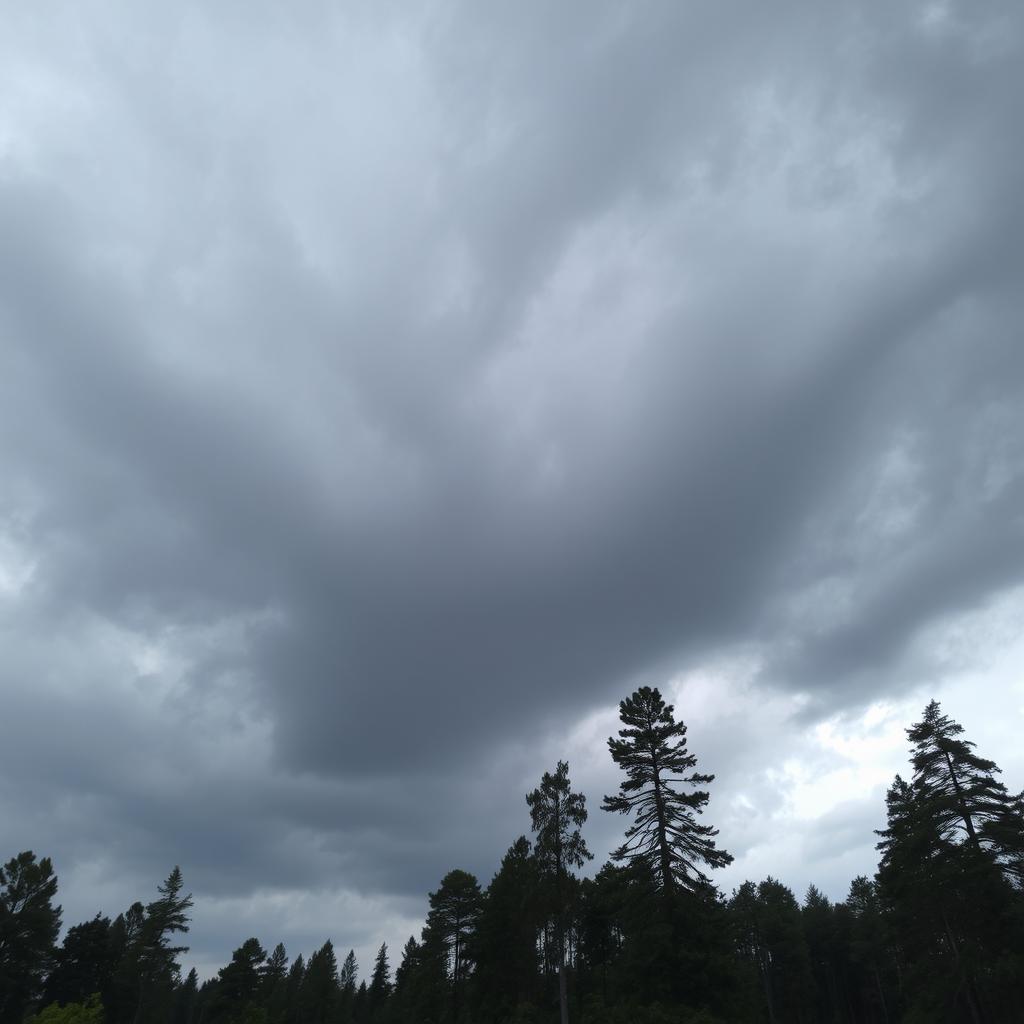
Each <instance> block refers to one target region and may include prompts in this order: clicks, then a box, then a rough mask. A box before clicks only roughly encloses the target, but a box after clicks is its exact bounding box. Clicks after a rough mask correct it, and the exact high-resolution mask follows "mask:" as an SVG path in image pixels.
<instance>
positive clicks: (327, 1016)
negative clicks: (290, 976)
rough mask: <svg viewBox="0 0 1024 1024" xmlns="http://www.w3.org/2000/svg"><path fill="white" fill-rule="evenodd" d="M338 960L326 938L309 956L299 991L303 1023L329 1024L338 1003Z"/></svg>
mask: <svg viewBox="0 0 1024 1024" xmlns="http://www.w3.org/2000/svg"><path fill="white" fill-rule="evenodd" d="M339 995H340V993H339V990H338V961H337V959H336V957H335V955H334V945H333V943H332V942H331V940H330V939H328V940H327V941H326V942H325V943H324V944H323V945H322V946H321V947H320V948H319V949H318V950H317V951H316V952H315V953H314V954H313V955H312V956H311V957H310V958H309V963H308V964H307V965H306V972H305V975H304V976H303V979H302V987H301V989H300V991H299V1006H300V1007H301V1020H302V1021H303V1024H333V1021H334V1018H335V1015H336V1014H337V1012H338V1006H339Z"/></svg>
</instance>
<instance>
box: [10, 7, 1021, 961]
mask: <svg viewBox="0 0 1024 1024" xmlns="http://www.w3.org/2000/svg"><path fill="white" fill-rule="evenodd" d="M94 13H95V15H96V17H95V18H86V17H85V16H84V15H83V16H82V19H81V20H78V21H76V20H74V19H72V20H71V21H69V22H68V23H66V24H62V25H61V26H58V27H55V28H54V30H53V31H52V32H46V33H43V32H42V29H41V22H39V21H38V17H37V16H36V15H33V14H32V13H31V12H21V13H19V14H18V15H17V17H15V18H12V24H11V31H10V35H9V41H8V42H6V43H4V44H0V62H2V63H3V64H4V65H5V66H6V67H7V71H6V72H3V73H0V85H2V87H3V89H4V91H5V93H6V94H7V95H9V96H10V97H11V99H10V102H9V104H8V105H7V107H6V108H5V109H4V111H3V112H2V115H0V337H2V344H0V458H2V460H3V467H4V473H3V478H4V484H3V487H2V490H0V634H2V639H3V644H4V652H5V653H4V656H3V658H2V659H0V686H2V688H3V691H4V694H5V698H6V712H7V713H6V714H5V716H4V718H3V719H2V721H0V739H2V741H3V742H2V743H0V750H2V751H3V754H2V755H0V757H2V758H3V765H4V770H3V776H4V778H5V780H6V784H5V786H4V788H3V790H2V791H0V794H2V800H3V807H4V809H5V814H4V820H5V821H6V822H7V825H5V827H4V831H3V836H2V837H3V838H4V839H5V843H6V845H7V846H9V847H11V848H12V849H13V848H15V847H17V848H21V847H23V846H26V845H34V846H37V847H38V848H39V849H42V850H46V851H47V852H50V851H52V852H53V853H54V854H55V855H57V856H58V859H60V858H63V860H64V862H65V863H67V864H68V865H71V866H73V868H72V869H71V870H74V871H78V872H81V871H84V870H85V869H84V868H83V867H82V865H87V864H94V865H99V866H97V867H96V868H95V871H96V872H97V873H98V874H100V875H102V874H103V873H104V872H106V873H107V874H106V876H105V877H107V878H110V877H112V876H114V875H119V876H120V877H122V878H124V879H129V878H130V879H132V880H135V879H142V878H144V877H146V878H148V877H153V878H159V877H160V875H161V873H162V872H163V871H164V868H165V865H166V864H167V863H168V862H170V863H173V862H174V861H178V860H180V861H181V862H182V863H183V865H185V866H186V868H187V871H188V873H189V875H190V877H192V878H193V879H194V880H195V882H194V884H195V886H196V888H197V889H199V890H202V892H203V893H204V894H206V895H207V896H208V897H209V898H210V899H214V898H215V897H216V898H221V899H223V900H224V901H227V902H224V903H223V904H222V905H220V906H221V910H222V911H223V912H224V913H225V914H226V913H228V910H227V909H225V908H228V907H234V908H235V911H237V912H239V913H241V912H242V911H241V910H239V907H240V906H241V904H240V903H231V902H230V901H231V900H242V899H244V898H246V897H251V898H252V899H253V900H256V901H257V902H258V899H259V898H262V897H260V896H259V894H260V893H261V892H263V893H264V895H265V894H266V893H267V892H271V891H273V892H278V893H288V892H290V893H292V894H293V896H294V898H295V899H298V898H299V895H300V894H301V893H303V892H307V891H310V890H312V889H315V888H316V887H317V886H329V885H333V886H335V887H337V886H339V885H340V886H342V887H344V886H348V887H354V888H359V889H362V890H364V891H366V892H372V893H374V894H376V898H379V899H381V900H386V899H393V900H394V901H397V902H394V904H393V906H394V907H397V908H399V909H398V910H396V911H395V913H396V914H398V915H399V916H400V915H401V914H405V915H406V917H409V916H415V909H414V908H415V906H418V905H419V904H414V903H410V902H409V901H414V900H415V899H416V898H417V897H419V898H420V899H421V898H422V893H423V892H424V891H425V889H426V888H428V887H430V886H431V885H433V884H434V881H435V880H436V878H437V877H439V876H440V874H441V873H442V872H443V871H444V870H445V869H446V868H447V867H450V866H451V861H452V860H453V858H456V859H460V860H461V861H462V862H463V863H464V864H465V865H466V866H469V867H471V868H472V869H474V870H477V871H479V872H480V873H481V874H483V875H485V876H486V875H487V874H488V873H489V871H490V870H491V868H492V867H493V865H494V864H495V863H496V861H497V857H498V855H499V854H500V852H501V851H502V850H503V849H504V847H505V846H506V845H507V844H508V843H509V842H510V841H511V840H512V839H514V838H515V836H516V835H517V834H518V833H519V832H521V831H523V830H524V829H525V827H526V824H527V820H526V817H525V814H524V813H523V804H522V792H525V790H526V788H528V787H529V785H530V784H531V783H530V779H531V777H532V776H533V775H536V774H537V773H538V765H537V758H538V756H539V753H538V752H539V751H541V750H543V751H544V754H545V756H548V755H550V757H549V759H550V760H551V761H552V763H553V761H554V759H555V758H556V757H557V754H556V753H555V750H556V748H557V747H558V742H559V741H558V740H557V736H558V734H559V733H560V731H563V730H567V729H571V728H572V727H573V726H574V725H575V724H576V723H578V722H579V721H580V720H582V719H584V718H585V717H586V716H587V715H588V714H590V713H592V712H600V711H601V709H607V708H608V707H609V706H610V705H612V704H613V703H614V701H615V700H617V699H618V698H619V697H620V696H622V695H623V694H624V692H626V691H627V690H628V689H629V688H630V687H631V686H633V685H635V683H637V682H638V681H652V682H655V683H660V684H662V685H665V683H666V681H667V680H669V679H671V678H673V677H675V676H677V675H678V674H679V673H680V672H689V671H697V670H699V669H700V667H701V666H703V665H707V664H709V663H712V662H716V660H717V659H720V658H722V657H729V656H731V655H735V654H737V653H739V654H742V653H744V652H747V653H750V652H753V655H754V662H755V663H756V666H757V667H756V669H755V670H754V672H753V677H752V678H754V679H755V680H756V684H752V685H756V687H760V689H756V690H755V692H756V693H759V694H761V698H760V699H761V700H763V701H766V702H770V701H773V700H776V699H781V700H783V701H785V700H789V699H792V700H795V701H798V703H797V704H793V705H792V706H790V705H785V706H786V707H787V708H789V710H788V711H787V712H786V713H785V714H783V715H782V716H781V717H780V718H779V719H778V727H779V728H780V729H782V730H789V732H787V733H786V735H789V736H791V737H792V736H795V735H796V732H795V731H794V730H796V729H797V728H798V727H797V724H796V723H797V722H798V721H800V719H798V718H794V717H793V716H794V715H796V714H797V711H798V710H800V709H801V708H802V713H803V716H804V719H803V720H806V721H813V720H817V719H820V718H821V717H822V716H823V715H825V714H830V713H834V712H842V711H846V712H850V713H856V712H857V711H859V710H860V709H862V708H863V707H864V706H865V704H866V703H867V702H868V701H870V700H871V699H873V698H875V697H877V696H879V695H886V696H888V697H893V698H899V697H902V696H905V695H911V694H914V693H916V692H917V690H918V688H919V687H920V686H921V684H922V682H923V681H924V680H925V679H927V678H928V676H929V673H934V672H935V671H936V662H935V660H934V659H933V658H929V657H928V655H927V652H922V650H921V644H920V639H921V637H922V636H923V635H925V634H926V633H927V631H928V630H929V629H932V628H934V627H935V625H936V623H940V622H942V621H944V620H946V619H948V618H949V617H951V616H953V617H955V616H956V615H960V614H964V613H966V612H970V611H972V610H976V609H979V608H984V607H986V606H988V605H989V604H990V603H991V602H992V601H993V600H994V599H996V598H997V597H998V596H999V595H1000V594H1005V593H1006V592H1008V591H1009V590H1010V589H1012V588H1013V587H1014V586H1016V585H1017V584H1018V582H1019V579H1020V575H1021V569H1022V554H1021V553H1022V552H1024V545H1022V544H1021V543H1020V541H1021V537H1020V531H1021V518H1020V515H1019V511H1018V510H1019V509H1020V507H1021V488H1022V486H1024V475H1022V469H1024V450H1022V443H1021V441H1020V438H1024V422H1022V415H1024V414H1022V413H1021V408H1024V406H1022V405H1021V403H1020V393H1021V386H1022V383H1024V349H1021V346H1020V345H1019V340H1018V338H1017V334H1018V333H1019V327H1018V325H1019V324H1020V322H1021V314H1022V312H1024V310H1022V309H1021V299H1020V297H1019V288H1018V287H1017V284H1018V282H1019V280H1020V278H1021V271H1022V269H1024V268H1022V262H1024V260H1022V252H1021V241H1020V239H1021V237H1022V231H1021V227H1022V223H1021V221H1022V216H1024V213H1022V211H1024V206H1022V204H1021V202H1020V200H1019V197H1018V195H1017V192H1018V189H1017V181H1016V179H1017V177H1018V174H1017V171H1016V169H1017V168H1018V167H1019V165H1020V151H1019V150H1020V142H1019V132H1017V131H1016V121H1017V117H1016V110H1015V106H1016V104H1015V96H1016V95H1017V94H1018V93H1019V91H1020V89H1019V84H1020V83H1019V81H1018V79H1019V77H1020V74H1021V72H1020V67H1021V66H1022V65H1021V62H1020V60H1019V57H1020V42H1021V38H1020V29H1021V24H1020V14H1019V13H1018V12H1017V10H1016V9H1015V8H1014V7H1013V6H1012V5H1009V4H1000V3H990V4H986V5H977V4H971V5H966V4H956V3H947V4H944V5H943V4H938V5H931V6H928V5H923V4H917V3H910V2H908V3H903V4H897V5H895V6H893V5H873V4H866V5H847V6H846V7H845V8H843V9H841V10H840V9H837V10H835V11H833V12H829V13H827V14H826V13H825V12H824V10H823V9H822V8H821V7H820V5H814V4H809V3H796V2H792V3H788V4H784V5H774V6H772V7H771V8H770V9H768V8H762V7H761V6H759V5H737V6H735V7H727V6H719V7H715V8H714V9H711V8H708V9H701V8H697V7H695V6H686V5H677V4H661V3H649V4H644V5H641V6H640V7H636V8H631V9H630V10H629V11H628V12H627V11H624V10H622V9H620V8H618V7H615V6H614V5H608V6H600V5H599V6H596V7H595V6H594V5H593V4H578V5H574V4H565V5H559V7H558V8H557V10H555V9H551V8H549V7H544V6H543V5H536V6H535V5H530V4H525V5H524V4H519V5H516V6H515V7H514V8H513V7H508V8H501V9H499V8H498V7H497V6H491V5H483V6H481V5H470V6H465V5H459V4H439V5H436V6H434V7H432V8H430V10H429V11H428V12H426V13H424V14H421V15H417V16H410V17H409V19H408V20H405V19H404V18H399V17H398V16H397V15H394V14H392V13H387V12H382V11H381V9H380V8H379V7H378V6H376V5H374V6H367V7H366V8H365V9H360V10H354V11H351V12H349V13H348V14H346V15H345V16H342V15H339V14H338V13H337V12H335V11H334V10H333V9H330V8H328V7H327V6H324V5H318V4H309V5H304V6H302V8H301V10H300V9H297V10H296V11H295V12H294V13H290V14H288V15H283V14H281V13H280V12H278V11H274V10H271V9H270V8H269V7H264V6H261V7H259V8H251V7H247V8H246V9H245V11H244V13H243V12H242V11H241V9H237V10H236V9H232V8H231V7H227V8H224V9H223V10H221V9H218V12H217V14H216V15H212V14H210V13H209V12H207V11H205V10H200V9H199V8H196V7H194V6H190V5H180V6H179V7H178V8H176V9H175V11H174V12H173V14H172V13H169V12H164V13H158V12H155V11H153V12H148V13H146V12H143V11H141V9H133V10H128V9H122V8H120V7H119V6H118V5H116V4H109V5H97V6H96V10H95V12H94ZM4 58H9V59H4ZM723 692H724V691H723ZM723 699H724V697H723ZM58 708H59V709H60V718H61V720H60V721H59V722H57V721H55V720H54V713H55V709H58ZM756 709H757V700H753V701H748V702H747V703H744V704H743V705H742V707H741V709H740V710H739V711H737V712H736V714H734V715H733V716H732V717H728V716H726V717H725V718H722V717H719V718H718V719H716V720H715V721H714V722H709V724H708V733H707V735H706V737H705V749H706V750H707V752H708V757H709V760H710V761H711V762H713V767H714V770H716V771H718V772H719V773H720V775H721V778H722V783H723V791H724V792H726V793H731V794H732V795H733V796H736V794H737V793H739V792H740V790H741V789H742V785H741V780H742V779H743V778H744V777H745V773H747V776H746V777H750V773H754V774H756V772H757V770H758V768H757V761H758V759H759V758H767V757H768V756H769V755H768V753H767V751H768V740H767V739H766V737H764V736H762V735H760V734H759V733H758V731H757V730H756V728H754V727H753V726H752V725H751V724H750V723H751V718H750V716H751V715H756V713H757V712H756ZM681 710H683V709H681ZM787 716H788V717H787ZM716 723H717V724H716ZM739 736H742V737H744V739H743V741H742V743H740V742H739V741H738V739H737V738H738V737H739ZM593 739H596V742H597V744H598V746H600V744H601V743H603V736H598V737H594V738H593ZM567 742H568V741H567ZM574 742H577V747H576V748H574V749H576V750H578V751H580V752H581V756H584V755H583V753H582V752H583V751H584V750H585V749H587V748H585V747H584V746H580V745H579V743H580V742H581V741H574ZM694 742H695V743H696V742H697V741H696V739H695V740H694ZM40 751H45V752H46V756H45V757H40V756H39V752H40ZM587 756H589V755H587ZM702 756H703V755H702ZM802 756H811V755H810V754H809V753H808V752H807V750H803V754H802ZM595 765H596V762H595V763H591V762H590V761H589V760H587V761H586V764H585V766H583V767H582V768H581V777H583V778H585V779H587V780H589V781H590V782H592V783H593V784H594V785H595V786H601V785H604V786H607V787H608V788H612V787H613V786H614V781H613V779H612V778H611V775H610V773H609V769H608V768H607V766H605V767H604V768H599V767H596V766H595ZM769 789H770V787H764V788H762V790H761V791H760V792H759V794H758V799H759V800H760V801H761V802H762V805H763V806H762V812H761V813H760V815H759V816H756V817H751V816H750V815H747V817H746V818H744V816H743V814H742V813H740V812H735V809H734V811H730V812H729V814H731V815H732V816H733V824H734V827H735V830H736V831H735V833H734V837H735V840H736V843H735V845H737V848H739V847H740V846H742V847H744V848H749V849H755V848H756V847H757V845H758V842H759V836H763V835H764V834H765V833H766V832H767V831H768V830H770V829H771V827H772V820H773V819H772V814H774V813H775V811H773V810H771V808H773V807H774V808H776V810H778V813H782V808H781V807H780V806H779V805H778V803H777V801H778V800H779V798H778V797H777V796H776V797H773V796H772V795H771V793H770V792H769ZM499 793H500V795H496V794H499ZM599 795H600V794H598V793H597V792H596V790H595V792H594V793H593V794H592V795H591V799H592V801H593V802H594V804H595V805H596V803H597V798H598V797H599ZM736 806H737V807H738V806H739V805H736ZM40 808H46V812H45V814H44V813H41V812H40V810H39V809H40ZM847 810H848V811H849V814H847ZM734 812H735V813H734ZM723 813H725V812H724V811H723ZM835 813H836V814H837V815H839V817H837V818H836V820H835V821H834V822H826V823H825V824H824V825H822V826H821V829H822V830H821V831H820V832H819V833H817V834H815V835H813V836H811V837H810V838H809V839H808V841H807V843H806V844H805V847H804V849H803V856H805V857H806V858H809V859H812V860H814V861H815V862H820V863H822V864H825V862H826V860H828V858H829V857H832V856H833V854H836V853H837V851H838V854H842V852H843V850H844V849H850V848H851V847H850V844H854V843H855V842H856V840H855V837H854V831H855V829H859V828H860V827H861V825H863V823H864V821H865V820H867V817H870V815H869V814H868V812H867V811H865V810H864V807H863V805H860V804H857V805H855V806H853V805H851V808H848V809H843V810H841V811H839V810H837V811H836V812H835ZM844 815H845V817H844ZM840 818H842V820H840ZM847 825H849V828H847ZM593 827H594V829H595V835H599V836H600V837H601V840H600V841H601V842H602V843H604V845H605V846H611V845H612V844H613V843H614V841H615V829H616V828H617V823H615V822H611V823H609V822H607V821H604V822H601V823H597V822H594V825H593ZM826 833H827V834H828V835H829V836H831V837H832V838H831V839H826V838H822V837H823V836H825V835H826ZM606 840H607V841H606ZM841 863H842V866H843V867H845V866H846V862H845V861H842V862H841ZM829 870H831V869H829ZM836 870H839V869H838V868H837V869H836ZM113 891H114V890H111V892H113ZM120 891H121V890H117V892H118V893H120ZM111 898H114V897H113V896H112V897H111ZM133 898H134V897H133ZM268 898H269V897H268ZM253 905H254V906H255V905H256V904H255V903H254V904H253ZM410 908H413V909H410ZM104 909H106V910H108V911H111V912H113V911H116V910H117V909H118V908H117V907H105V908H104ZM235 911H232V912H235ZM89 912H91V911H89ZM268 913H269V911H268ZM275 920H279V919H275ZM280 920H283V919H280ZM396 920H397V918H396ZM212 927H213V926H212V925H211V928H212ZM218 927H219V926H218ZM224 927H225V932H224V934H227V932H228V931H230V929H229V928H227V925H225V926H224ZM282 927H284V925H283V924H282ZM352 927H353V928H355V927H356V926H355V925H353V926H352ZM359 927H362V926H361V925H360V926H359ZM364 930H365V929H364ZM218 934H220V933H219V932H218ZM360 934H362V933H360ZM303 935H304V936H305V937H304V938H303V941H306V939H307V938H308V937H309V936H307V935H306V933H303ZM243 937H244V936H242V935H241V934H239V935H238V939H239V940H240V939H241V938H243ZM393 938H394V939H395V940H397V939H398V938H399V937H398V936H394V937H393ZM201 941H202V942H204V943H212V945H208V946H207V947H206V948H209V949H211V950H212V949H213V948H214V947H215V946H216V941H219V940H216V941H214V940H212V939H202V940H201ZM225 941H227V940H226V939H225ZM352 941H357V940H355V939H353V940H352ZM359 941H362V940H359ZM366 941H367V945H370V944H371V942H370V939H367V940H366ZM340 942H341V943H342V944H344V942H345V940H344V939H340ZM213 959H215V957H214V958H213Z"/></svg>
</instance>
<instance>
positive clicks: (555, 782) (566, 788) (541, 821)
mask: <svg viewBox="0 0 1024 1024" xmlns="http://www.w3.org/2000/svg"><path fill="white" fill-rule="evenodd" d="M526 802H527V804H528V805H529V807H530V819H531V822H532V824H533V831H534V832H535V833H536V836H537V838H536V839H535V841H534V851H533V852H534V857H535V858H536V860H537V863H538V865H539V866H540V870H541V873H542V874H543V875H544V876H545V877H546V878H547V879H548V881H549V882H550V884H551V886H552V891H553V895H554V924H555V954H556V956H557V958H558V962H557V967H558V1003H559V1007H560V1011H561V1020H562V1024H567V1022H568V1020H569V1007H568V994H567V991H566V977H565V966H566V965H565V933H566V927H567V921H566V916H567V910H568V900H569V889H570V881H569V878H568V876H569V874H570V872H571V869H572V868H574V867H582V866H583V864H584V863H585V862H586V861H588V860H590V859H591V858H592V856H593V855H592V854H591V852H590V851H589V850H588V849H587V844H586V842H585V841H584V839H583V836H582V834H581V833H580V828H581V827H582V825H583V824H584V822H585V821H586V820H587V798H586V797H585V796H583V794H582V793H574V792H572V788H571V786H570V783H569V764H568V762H567V761H559V762H558V766H557V767H556V768H555V772H554V774H553V775H552V774H551V773H550V772H545V773H544V775H543V777H542V778H541V780H540V786H539V787H538V788H537V789H535V790H534V791H533V792H532V793H527V795H526Z"/></svg>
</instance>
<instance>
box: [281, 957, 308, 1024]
mask: <svg viewBox="0 0 1024 1024" xmlns="http://www.w3.org/2000/svg"><path fill="white" fill-rule="evenodd" d="M305 977H306V962H305V960H304V959H303V957H302V954H301V953H300V954H299V955H298V956H297V957H296V958H295V960H294V961H293V963H292V965H291V967H290V968H289V969H288V980H287V982H285V1024H300V1022H301V1020H302V1001H301V1000H302V982H303V981H304V979H305Z"/></svg>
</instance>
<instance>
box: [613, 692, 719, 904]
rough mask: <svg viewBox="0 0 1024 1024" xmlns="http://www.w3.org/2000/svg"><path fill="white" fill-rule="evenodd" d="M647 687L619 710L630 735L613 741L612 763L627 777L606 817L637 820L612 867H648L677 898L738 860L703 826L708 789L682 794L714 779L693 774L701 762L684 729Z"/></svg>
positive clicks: (623, 734) (623, 733) (622, 731)
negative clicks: (626, 863)
mask: <svg viewBox="0 0 1024 1024" xmlns="http://www.w3.org/2000/svg"><path fill="white" fill-rule="evenodd" d="M672 713H673V708H672V706H671V705H670V704H668V705H667V704H666V703H665V701H664V700H663V699H662V696H661V694H660V693H659V692H658V690H656V689H651V688H650V687H649V686H644V687H641V688H640V689H639V690H636V691H635V692H634V693H633V694H632V696H630V697H628V698H627V699H626V700H624V701H622V702H621V703H620V704H619V718H620V719H621V721H622V724H623V726H624V728H622V729H620V730H619V737H618V739H615V738H609V740H608V748H609V750H610V751H611V755H612V760H613V761H614V762H615V763H616V764H617V765H618V766H619V767H620V768H621V769H622V770H623V771H624V772H625V773H626V778H625V779H624V780H623V782H622V783H621V784H620V786H619V792H618V793H617V794H616V795H615V796H606V797H605V798H604V803H603V805H602V807H603V809H604V810H606V811H612V812H616V813H619V814H632V815H633V824H632V825H631V826H630V827H629V828H628V829H627V830H626V841H625V842H624V843H623V844H622V845H621V846H620V847H619V848H618V849H617V850H616V851H615V852H614V853H613V854H612V857H613V859H614V860H617V861H621V860H642V861H644V862H645V863H646V864H647V865H648V867H649V868H650V870H651V871H652V872H653V873H654V874H655V876H656V877H657V878H658V879H659V881H660V884H661V887H662V889H663V891H664V893H665V895H666V896H667V897H669V898H671V896H672V893H673V891H674V890H675V889H676V887H677V886H678V887H681V888H683V889H686V890H691V891H694V890H696V889H698V888H699V887H700V886H701V885H704V884H707V883H708V882H709V879H708V877H707V876H706V875H705V874H704V871H703V870H702V867H703V866H704V865H707V866H708V867H712V868H719V867H724V866H725V865H726V864H730V863H731V862H732V856H731V855H730V854H728V853H726V852H725V850H720V849H718V848H717V847H716V846H715V841H714V837H715V836H717V835H718V830H717V829H715V828H712V827H711V826H710V825H702V824H700V823H699V822H698V821H697V819H696V817H695V815H696V814H700V813H701V811H702V810H703V808H704V806H705V805H706V804H707V802H708V793H707V791H706V790H703V789H698V790H696V791H694V792H692V793H683V792H680V790H679V789H678V788H677V787H678V786H681V785H685V786H705V785H707V784H708V783H710V782H713V781H714V778H715V777H714V775H702V774H701V773H699V772H696V771H694V770H693V769H694V768H695V767H696V764H697V758H696V757H695V756H694V755H693V754H691V753H690V752H689V751H688V750H687V749H686V725H685V724H684V723H683V722H676V721H675V719H674V718H673V714H672Z"/></svg>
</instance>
